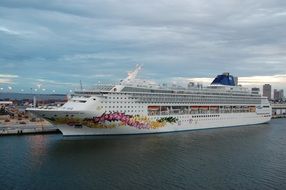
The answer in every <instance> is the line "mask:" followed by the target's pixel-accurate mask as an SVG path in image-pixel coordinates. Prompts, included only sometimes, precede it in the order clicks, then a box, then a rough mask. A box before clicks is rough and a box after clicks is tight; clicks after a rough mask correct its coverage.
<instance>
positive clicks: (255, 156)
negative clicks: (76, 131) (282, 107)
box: [0, 119, 286, 190]
mask: <svg viewBox="0 0 286 190" xmlns="http://www.w3.org/2000/svg"><path fill="white" fill-rule="evenodd" d="M0 161H1V162H0V188H1V189H3V190H4V189H5V190H8V189H21V190H22V189H29V190H30V189H41V190H45V189H69V190H71V189H168V190H169V189H281V190H283V189H286V119H276V120H272V121H271V122H270V123H268V124H261V125H253V126H244V127H232V128H222V129H210V130H198V131H188V132H178V133H167V134H152V135H133V136H132V135H130V136H110V137H63V136H62V135H61V134H49V135H26V136H2V137H0Z"/></svg>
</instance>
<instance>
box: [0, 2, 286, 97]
mask: <svg viewBox="0 0 286 190" xmlns="http://www.w3.org/2000/svg"><path fill="white" fill-rule="evenodd" d="M0 50H1V51H0V92H1V91H15V92H20V91H21V92H31V91H37V93H40V92H46V93H54V92H59V93H66V92H68V91H69V90H74V89H76V88H79V86H80V85H79V84H80V80H81V81H82V83H83V85H84V87H87V88H88V87H90V86H92V85H94V84H97V83H109V82H116V81H119V80H120V79H124V78H125V77H126V75H127V72H128V71H130V70H133V69H134V68H135V66H136V65H137V64H142V65H143V70H142V71H141V73H140V75H139V76H140V78H147V79H154V80H155V81H157V82H158V83H162V82H163V81H167V82H171V83H177V84H181V83H184V82H186V81H195V82H202V83H204V84H208V83H209V82H210V81H211V79H212V78H214V77H215V76H216V75H217V74H220V73H223V72H226V71H227V72H230V73H231V74H233V75H235V76H238V77H239V83H240V84H242V85H245V86H247V87H252V86H257V87H261V86H262V85H263V84H264V83H270V84H272V86H273V88H279V89H280V88H282V89H286V67H285V66H286V1H285V0H216V1H211V0H179V1H175V0H156V1H154V0H136V1H134V0H80V1H78V0H49V1H40V0H1V1H0Z"/></svg>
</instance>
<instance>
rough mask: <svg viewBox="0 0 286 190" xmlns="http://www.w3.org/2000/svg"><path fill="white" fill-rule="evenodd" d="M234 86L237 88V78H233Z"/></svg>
mask: <svg viewBox="0 0 286 190" xmlns="http://www.w3.org/2000/svg"><path fill="white" fill-rule="evenodd" d="M233 79H234V84H235V86H238V77H233Z"/></svg>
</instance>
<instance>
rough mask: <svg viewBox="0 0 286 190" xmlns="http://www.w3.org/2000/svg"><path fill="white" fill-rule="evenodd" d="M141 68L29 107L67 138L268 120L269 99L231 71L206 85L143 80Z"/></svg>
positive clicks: (170, 130)
mask: <svg viewBox="0 0 286 190" xmlns="http://www.w3.org/2000/svg"><path fill="white" fill-rule="evenodd" d="M140 69H141V66H137V67H136V69H135V70H134V71H133V72H130V73H128V77H127V78H126V79H124V80H122V81H120V82H119V83H118V84H114V85H97V86H96V87H95V88H94V89H92V90H84V89H82V90H78V91H75V92H74V93H73V94H71V95H70V97H69V98H68V101H67V102H66V103H65V104H64V105H63V106H61V107H46V108H28V109H27V110H28V111H30V112H31V113H33V114H35V115H37V116H39V117H42V118H45V119H46V120H48V121H50V122H51V123H52V124H53V125H54V126H56V127H57V128H58V129H59V130H60V131H61V132H62V134H63V135H64V136H74V135H121V134H148V133H162V132H175V131H187V130H196V129H209V128H220V127H232V126H243V125H253V124H261V123H266V122H268V121H269V120H270V119H271V114H272V111H271V106H270V103H269V101H268V99H267V97H263V96H261V95H259V94H257V93H252V92H251V91H250V90H248V89H247V88H244V87H242V86H239V85H237V84H236V82H235V78H234V77H233V76H232V75H230V74H229V73H223V74H221V75H218V76H217V77H216V78H215V79H214V80H213V82H212V83H211V84H210V85H209V86H207V87H202V86H201V85H192V84H190V85H188V87H181V86H178V85H166V84H163V85H159V84H156V83H155V82H152V81H149V80H142V79H138V78H137V75H138V72H139V71H140Z"/></svg>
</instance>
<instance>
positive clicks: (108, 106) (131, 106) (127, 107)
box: [101, 106, 144, 108]
mask: <svg viewBox="0 0 286 190" xmlns="http://www.w3.org/2000/svg"><path fill="white" fill-rule="evenodd" d="M101 108H103V106H101ZM105 108H144V106H105Z"/></svg>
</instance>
